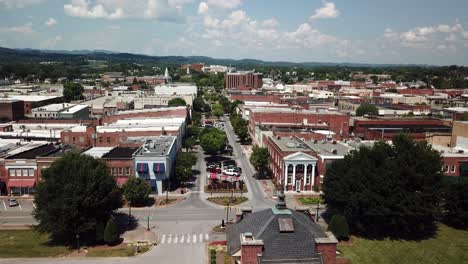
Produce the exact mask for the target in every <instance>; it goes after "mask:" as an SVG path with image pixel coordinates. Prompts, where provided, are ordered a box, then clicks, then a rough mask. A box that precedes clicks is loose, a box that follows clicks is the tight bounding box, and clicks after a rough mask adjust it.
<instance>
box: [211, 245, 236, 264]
mask: <svg viewBox="0 0 468 264" xmlns="http://www.w3.org/2000/svg"><path fill="white" fill-rule="evenodd" d="M226 245H227V243H226V241H212V242H210V244H209V245H208V252H209V255H210V261H209V262H208V263H209V264H231V263H232V262H231V257H230V256H229V254H228V253H227V246H226Z"/></svg>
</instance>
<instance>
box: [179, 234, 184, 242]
mask: <svg viewBox="0 0 468 264" xmlns="http://www.w3.org/2000/svg"><path fill="white" fill-rule="evenodd" d="M184 240H185V234H183V235H182V237H181V238H180V243H181V244H183V243H184Z"/></svg>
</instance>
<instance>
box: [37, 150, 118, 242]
mask: <svg viewBox="0 0 468 264" xmlns="http://www.w3.org/2000/svg"><path fill="white" fill-rule="evenodd" d="M42 179H43V181H41V182H39V184H38V185H37V187H36V195H35V196H34V203H35V205H36V208H35V209H34V211H33V215H34V218H35V219H36V220H37V222H38V225H37V227H38V228H39V230H40V231H43V232H47V233H49V234H50V235H51V237H52V239H54V240H56V241H57V242H63V243H73V242H74V241H75V240H76V239H75V235H76V234H79V235H80V236H81V240H83V241H87V242H93V241H94V239H95V237H96V228H97V224H98V223H100V222H106V221H107V220H108V219H109V217H110V215H111V214H112V212H113V211H114V210H116V209H118V208H120V207H121V206H122V192H121V190H120V188H118V186H117V184H116V182H115V180H114V178H113V177H112V176H111V175H110V173H109V168H108V167H107V166H106V164H105V162H104V161H102V160H97V159H94V158H93V157H90V156H87V155H80V154H78V153H69V154H66V155H65V156H64V157H62V158H60V159H58V160H57V161H55V162H53V163H52V165H51V166H50V167H49V168H47V169H44V170H43V172H42Z"/></svg>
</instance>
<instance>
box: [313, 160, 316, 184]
mask: <svg viewBox="0 0 468 264" xmlns="http://www.w3.org/2000/svg"><path fill="white" fill-rule="evenodd" d="M315 166H317V163H316V164H313V165H312V186H314V185H315Z"/></svg>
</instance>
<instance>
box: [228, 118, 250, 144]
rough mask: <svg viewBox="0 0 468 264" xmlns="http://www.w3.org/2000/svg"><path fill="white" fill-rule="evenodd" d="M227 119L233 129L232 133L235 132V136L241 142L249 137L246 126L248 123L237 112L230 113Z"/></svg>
mask: <svg viewBox="0 0 468 264" xmlns="http://www.w3.org/2000/svg"><path fill="white" fill-rule="evenodd" d="M229 119H230V121H231V124H232V128H233V129H234V133H236V135H237V137H238V138H239V140H240V141H241V142H244V141H245V140H246V139H247V138H248V137H249V133H248V129H247V126H248V124H249V123H248V121H247V120H244V119H243V118H242V117H240V116H239V115H237V114H232V115H231V116H230V117H229Z"/></svg>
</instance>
